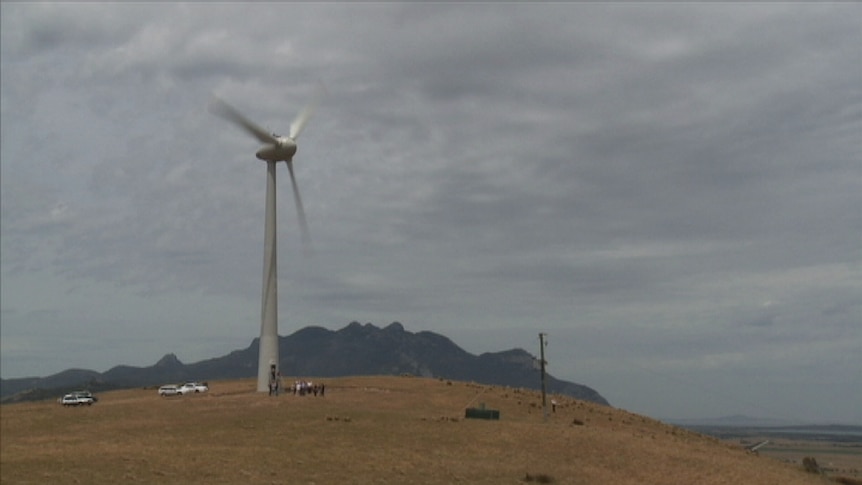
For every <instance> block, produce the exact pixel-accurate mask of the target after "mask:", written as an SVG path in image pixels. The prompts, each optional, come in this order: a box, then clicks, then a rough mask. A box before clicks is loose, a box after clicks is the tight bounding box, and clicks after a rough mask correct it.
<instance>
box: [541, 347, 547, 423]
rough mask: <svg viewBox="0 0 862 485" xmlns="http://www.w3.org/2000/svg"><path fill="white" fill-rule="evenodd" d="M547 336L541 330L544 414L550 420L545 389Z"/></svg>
mask: <svg viewBox="0 0 862 485" xmlns="http://www.w3.org/2000/svg"><path fill="white" fill-rule="evenodd" d="M545 337H546V334H544V333H542V332H539V356H540V358H541V366H542V414H543V415H544V416H545V421H547V420H548V401H547V398H546V389H545V345H547V343H545Z"/></svg>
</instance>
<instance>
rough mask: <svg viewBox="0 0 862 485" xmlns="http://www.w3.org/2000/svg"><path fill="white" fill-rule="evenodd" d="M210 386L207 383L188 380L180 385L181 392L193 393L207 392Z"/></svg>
mask: <svg viewBox="0 0 862 485" xmlns="http://www.w3.org/2000/svg"><path fill="white" fill-rule="evenodd" d="M209 390H210V388H209V387H208V386H207V385H206V384H201V383H199V382H186V383H185V384H183V385H182V386H180V387H179V392H180V394H183V395H185V394H193V393H198V392H207V391H209Z"/></svg>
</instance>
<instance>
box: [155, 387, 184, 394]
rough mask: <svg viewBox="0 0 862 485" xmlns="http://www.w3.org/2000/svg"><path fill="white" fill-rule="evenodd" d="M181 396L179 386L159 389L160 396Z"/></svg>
mask: <svg viewBox="0 0 862 485" xmlns="http://www.w3.org/2000/svg"><path fill="white" fill-rule="evenodd" d="M177 394H180V388H179V387H177V386H162V387H160V388H159V396H176V395H177Z"/></svg>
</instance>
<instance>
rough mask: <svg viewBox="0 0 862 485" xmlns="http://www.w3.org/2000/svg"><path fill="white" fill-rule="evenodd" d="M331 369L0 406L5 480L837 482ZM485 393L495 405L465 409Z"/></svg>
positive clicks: (646, 435)
mask: <svg viewBox="0 0 862 485" xmlns="http://www.w3.org/2000/svg"><path fill="white" fill-rule="evenodd" d="M312 380H314V379H312ZM323 382H324V383H325V384H326V395H325V396H323V397H321V396H302V397H301V396H296V395H293V394H282V395H281V396H279V397H269V396H267V395H266V394H265V393H256V392H254V386H255V380H254V379H244V380H234V381H219V382H213V381H211V382H210V383H209V385H210V391H209V392H207V393H203V394H199V395H187V396H176V397H159V396H158V395H157V392H156V390H155V389H134V390H122V391H113V392H106V393H103V394H101V395H99V401H98V402H97V403H96V404H94V405H93V406H82V407H73V408H64V407H63V406H61V405H59V404H58V403H57V402H55V401H43V402H34V403H20V404H9V405H3V406H2V407H0V482H2V483H3V484H26V483H81V484H115V483H160V484H165V483H183V484H191V483H207V484H212V483H255V484H259V483H274V484H282V483H285V484H288V483H290V484H292V483H298V484H410V483H415V484H452V483H469V484H507V483H508V484H521V483H559V484H611V483H612V484H669V485H670V484H680V485H682V484H688V485H691V484H699V485H709V484H739V483H757V484H775V485H793V484H828V483H832V484H834V483H835V482H833V481H831V480H829V479H828V478H826V477H823V476H818V475H813V474H810V473H806V472H805V471H804V470H803V469H802V467H801V466H799V465H795V464H793V463H786V462H783V461H781V460H778V459H774V458H770V457H768V456H763V455H762V454H761V455H760V456H758V455H756V454H753V453H749V452H747V451H745V449H744V448H742V447H741V446H738V445H735V444H731V443H726V442H721V441H719V440H718V439H715V438H711V437H708V436H704V435H700V434H697V433H694V432H691V431H687V430H683V429H681V428H677V427H674V426H670V425H667V424H664V423H661V422H659V421H656V420H653V419H651V418H648V417H644V416H640V415H636V414H633V413H629V412H627V411H624V410H620V409H614V408H609V407H605V406H600V405H597V404H593V403H589V402H584V401H579V400H575V399H572V398H568V397H564V396H553V399H554V400H555V401H556V402H557V405H556V410H555V411H554V412H551V410H550V409H549V410H548V413H547V416H545V413H544V412H543V410H542V406H541V395H540V394H539V393H537V392H535V391H529V390H523V389H514V388H507V387H500V386H485V385H479V384H474V383H466V382H454V381H448V380H441V379H428V378H418V377H406V376H405V377H345V378H333V379H325V380H324V381H323ZM550 399H551V396H549V397H548V402H549V405H548V406H549V408H550ZM482 406H484V407H485V408H486V409H494V410H498V411H499V412H500V419H499V420H483V419H465V418H464V411H465V409H466V408H468V407H474V408H479V407H482Z"/></svg>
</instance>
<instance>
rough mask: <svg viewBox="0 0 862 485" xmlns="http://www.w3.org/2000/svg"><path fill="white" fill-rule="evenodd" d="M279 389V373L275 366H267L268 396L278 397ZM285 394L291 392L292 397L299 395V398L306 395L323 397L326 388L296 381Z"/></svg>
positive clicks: (308, 382) (321, 385) (322, 385)
mask: <svg viewBox="0 0 862 485" xmlns="http://www.w3.org/2000/svg"><path fill="white" fill-rule="evenodd" d="M280 387H281V372H279V371H278V370H277V369H276V368H275V365H274V364H273V365H270V366H269V395H270V396H273V395H275V396H278V391H279V388H280ZM287 392H293V395H294V396H295V395H297V394H299V395H300V396H305V395H306V394H314V395H315V396H318V395H319V396H323V394H324V393H325V392H326V386H325V385H324V384H314V383H312V382H310V381H304V380H297V381H294V383H293V385H292V386H290V387H288V388H287Z"/></svg>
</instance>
